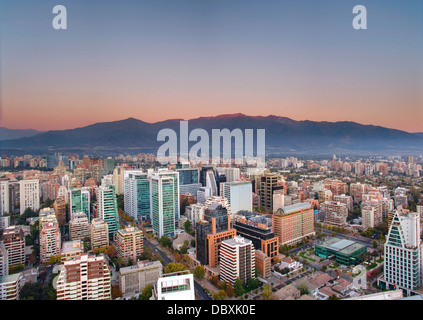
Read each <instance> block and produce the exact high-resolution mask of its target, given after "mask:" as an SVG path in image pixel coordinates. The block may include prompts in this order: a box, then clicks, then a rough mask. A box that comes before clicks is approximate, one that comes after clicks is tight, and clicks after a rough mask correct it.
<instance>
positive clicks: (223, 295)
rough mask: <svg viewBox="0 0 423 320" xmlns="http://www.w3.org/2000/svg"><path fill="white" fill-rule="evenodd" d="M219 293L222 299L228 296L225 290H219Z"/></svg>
mask: <svg viewBox="0 0 423 320" xmlns="http://www.w3.org/2000/svg"><path fill="white" fill-rule="evenodd" d="M218 294H219V298H220V299H225V298H226V297H227V294H226V292H225V290H219V293H218Z"/></svg>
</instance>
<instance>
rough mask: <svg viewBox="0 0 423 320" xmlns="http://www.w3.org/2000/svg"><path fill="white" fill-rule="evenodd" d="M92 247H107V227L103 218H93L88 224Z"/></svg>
mask: <svg viewBox="0 0 423 320" xmlns="http://www.w3.org/2000/svg"><path fill="white" fill-rule="evenodd" d="M90 239H91V248H92V249H107V247H108V246H109V228H108V225H107V223H106V221H104V220H103V219H100V218H94V219H93V220H91V224H90Z"/></svg>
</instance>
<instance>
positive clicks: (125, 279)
mask: <svg viewBox="0 0 423 320" xmlns="http://www.w3.org/2000/svg"><path fill="white" fill-rule="evenodd" d="M162 271H163V266H162V264H161V262H160V261H152V262H150V261H148V260H144V261H138V262H137V264H135V265H132V266H129V267H123V268H120V269H119V289H120V291H121V292H122V295H123V296H130V295H135V294H140V293H141V292H142V290H143V289H144V288H145V287H146V286H147V285H152V286H154V285H156V284H157V281H158V280H159V278H160V277H161V276H162Z"/></svg>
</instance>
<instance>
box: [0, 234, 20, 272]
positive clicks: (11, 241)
mask: <svg viewBox="0 0 423 320" xmlns="http://www.w3.org/2000/svg"><path fill="white" fill-rule="evenodd" d="M1 241H2V242H3V245H4V247H5V249H6V250H7V254H8V263H9V267H10V266H16V265H18V264H23V265H25V236H24V233H23V231H22V228H21V227H19V226H10V227H9V228H7V229H6V230H4V231H3V235H2V237H1Z"/></svg>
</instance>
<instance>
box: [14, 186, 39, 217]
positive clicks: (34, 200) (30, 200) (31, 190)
mask: <svg viewBox="0 0 423 320" xmlns="http://www.w3.org/2000/svg"><path fill="white" fill-rule="evenodd" d="M19 194H20V212H21V214H23V213H24V212H25V210H26V209H28V208H30V209H32V210H33V211H37V210H38V209H39V208H40V183H39V180H38V179H31V180H21V181H19Z"/></svg>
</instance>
